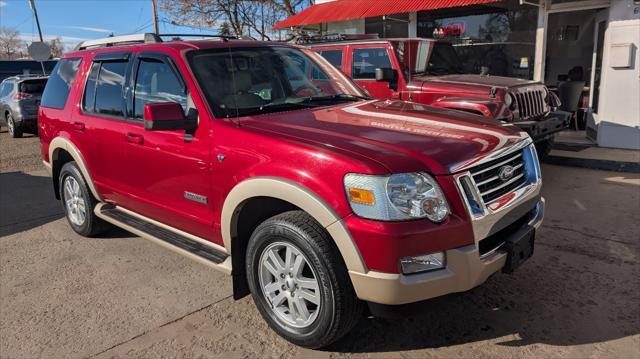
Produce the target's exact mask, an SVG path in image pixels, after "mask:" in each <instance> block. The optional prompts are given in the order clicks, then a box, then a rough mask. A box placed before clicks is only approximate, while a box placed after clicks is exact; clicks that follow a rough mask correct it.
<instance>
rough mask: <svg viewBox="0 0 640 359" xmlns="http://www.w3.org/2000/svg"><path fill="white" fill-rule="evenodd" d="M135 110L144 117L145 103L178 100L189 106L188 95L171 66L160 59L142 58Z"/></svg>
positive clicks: (184, 105) (136, 87) (136, 88)
mask: <svg viewBox="0 0 640 359" xmlns="http://www.w3.org/2000/svg"><path fill="white" fill-rule="evenodd" d="M134 96H135V97H134V104H133V112H134V117H136V118H142V116H143V114H144V105H145V104H148V103H157V102H177V103H179V104H180V105H181V106H182V109H183V110H186V108H187V95H186V94H185V92H184V90H183V89H182V84H181V83H180V81H179V80H178V78H177V77H176V74H175V73H174V72H173V70H172V68H171V66H169V65H168V64H167V63H165V62H162V61H160V60H154V59H142V60H141V61H140V65H139V66H138V73H137V74H136V85H135V92H134Z"/></svg>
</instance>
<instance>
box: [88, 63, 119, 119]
mask: <svg viewBox="0 0 640 359" xmlns="http://www.w3.org/2000/svg"><path fill="white" fill-rule="evenodd" d="M127 64H128V62H126V61H105V62H94V63H93V64H92V65H91V72H90V73H89V77H88V78H87V84H86V86H85V90H84V98H83V109H84V110H85V111H88V112H95V113H98V114H102V115H109V116H119V117H123V116H124V96H123V94H122V89H123V86H124V78H125V72H126V70H127Z"/></svg>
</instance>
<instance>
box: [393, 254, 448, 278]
mask: <svg viewBox="0 0 640 359" xmlns="http://www.w3.org/2000/svg"><path fill="white" fill-rule="evenodd" d="M445 264H446V257H445V255H444V252H437V253H431V254H425V255H422V256H416V257H404V258H402V259H401V260H400V265H401V266H402V273H404V274H412V273H419V272H427V271H432V270H436V269H442V268H444V266H445Z"/></svg>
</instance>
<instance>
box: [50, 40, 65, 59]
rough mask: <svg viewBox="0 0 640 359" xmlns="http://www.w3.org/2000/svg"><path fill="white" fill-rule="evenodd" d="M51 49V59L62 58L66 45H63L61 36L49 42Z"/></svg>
mask: <svg viewBox="0 0 640 359" xmlns="http://www.w3.org/2000/svg"><path fill="white" fill-rule="evenodd" d="M48 44H49V47H51V57H52V58H57V57H61V56H62V54H63V53H64V44H63V43H62V38H61V37H60V36H58V37H56V38H55V39H51V41H48Z"/></svg>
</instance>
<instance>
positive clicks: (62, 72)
mask: <svg viewBox="0 0 640 359" xmlns="http://www.w3.org/2000/svg"><path fill="white" fill-rule="evenodd" d="M81 61H82V59H62V60H60V61H58V63H57V64H56V67H55V68H54V69H53V71H52V72H51V76H49V81H47V85H46V86H45V88H44V92H43V93H42V100H41V101H40V106H43V107H52V108H64V105H65V104H66V103H67V98H68V97H69V91H70V90H71V86H72V85H73V80H74V79H75V78H76V74H77V73H78V68H79V67H80V62H81Z"/></svg>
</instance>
